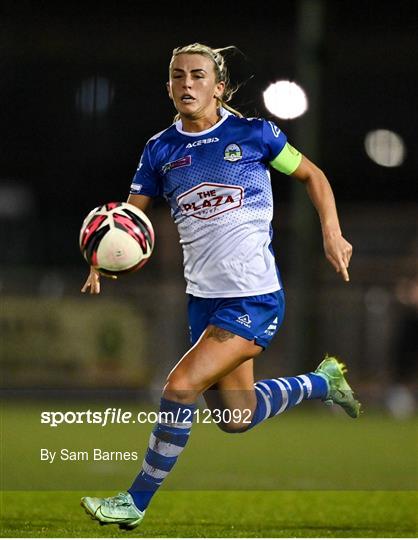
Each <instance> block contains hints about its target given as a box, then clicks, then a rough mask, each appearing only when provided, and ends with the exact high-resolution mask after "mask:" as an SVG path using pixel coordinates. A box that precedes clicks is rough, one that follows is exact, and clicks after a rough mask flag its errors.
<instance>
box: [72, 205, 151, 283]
mask: <svg viewBox="0 0 418 540" xmlns="http://www.w3.org/2000/svg"><path fill="white" fill-rule="evenodd" d="M154 240H155V235H154V229H153V226H152V223H151V221H150V220H149V219H148V217H147V216H146V215H145V213H144V212H143V211H142V210H140V209H139V208H137V207H136V206H134V205H132V204H129V203H126V202H110V203H107V204H104V205H102V206H97V207H96V208H94V209H93V210H92V211H91V212H89V214H88V215H87V216H86V217H85V219H84V221H83V224H82V226H81V229H80V236H79V246H80V250H81V253H82V255H83V257H84V259H85V260H86V261H87V263H88V264H89V265H90V266H93V267H94V268H95V269H96V270H97V271H98V272H100V273H101V274H104V275H108V276H109V275H113V276H118V275H121V274H126V273H129V272H135V271H136V270H139V269H140V268H141V267H142V266H144V264H145V263H146V262H147V261H148V260H149V258H150V256H151V254H152V251H153V249H154Z"/></svg>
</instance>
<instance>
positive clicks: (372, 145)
mask: <svg viewBox="0 0 418 540" xmlns="http://www.w3.org/2000/svg"><path fill="white" fill-rule="evenodd" d="M364 147H365V149H366V152H367V155H368V156H369V158H370V159H371V160H372V161H374V162H375V163H377V164H378V165H381V166H382V167H399V165H402V163H403V162H404V160H405V143H404V142H403V140H402V137H400V136H399V135H398V134H397V133H395V132H394V131H389V130H388V129H376V130H375V131H370V132H369V133H368V134H367V135H366V137H365V139H364Z"/></svg>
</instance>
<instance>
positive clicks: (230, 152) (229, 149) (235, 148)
mask: <svg viewBox="0 0 418 540" xmlns="http://www.w3.org/2000/svg"><path fill="white" fill-rule="evenodd" d="M224 159H225V160H226V161H239V160H240V159H242V150H241V147H240V146H239V145H238V144H236V143H231V144H228V146H226V147H225V150H224Z"/></svg>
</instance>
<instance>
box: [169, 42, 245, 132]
mask: <svg viewBox="0 0 418 540" xmlns="http://www.w3.org/2000/svg"><path fill="white" fill-rule="evenodd" d="M231 49H233V50H234V49H237V48H236V47H235V45H230V46H228V47H223V48H221V49H212V48H211V47H209V46H208V45H203V44H202V43H192V44H190V45H183V46H182V47H177V48H176V49H174V50H173V55H172V57H171V60H170V66H169V70H170V73H171V67H172V65H173V62H174V59H175V58H176V57H177V56H178V55H179V54H201V55H202V56H206V57H207V58H209V59H210V60H212V62H213V65H214V68H215V81H216V83H218V82H221V81H223V82H224V83H225V89H224V92H223V94H222V97H220V98H216V100H217V102H218V106H219V107H223V108H224V109H226V110H227V111H230V112H231V113H233V114H235V115H237V116H239V117H242V114H241V113H240V112H239V111H237V110H236V109H234V108H232V107H231V106H230V105H227V102H228V101H230V100H231V98H232V96H233V95H234V94H235V92H236V91H237V90H238V88H239V85H237V86H233V85H232V84H231V81H230V80H229V72H228V67H227V65H226V62H225V58H224V56H223V54H222V52H224V51H228V50H231ZM179 119H180V115H179V114H176V116H175V117H174V122H176V121H177V120H179Z"/></svg>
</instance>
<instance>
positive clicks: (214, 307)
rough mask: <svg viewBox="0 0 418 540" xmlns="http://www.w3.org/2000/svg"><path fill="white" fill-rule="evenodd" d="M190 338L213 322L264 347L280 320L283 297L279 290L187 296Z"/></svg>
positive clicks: (282, 313)
mask: <svg viewBox="0 0 418 540" xmlns="http://www.w3.org/2000/svg"><path fill="white" fill-rule="evenodd" d="M188 314H189V330H190V341H191V343H192V345H194V344H195V343H196V342H197V341H198V339H199V338H200V336H201V335H202V333H203V332H204V331H205V330H206V328H207V327H208V325H210V324H213V325H215V326H217V327H219V328H223V329H224V330H228V331H229V332H232V333H233V334H236V335H238V336H241V337H242V338H244V339H248V340H249V341H254V342H255V343H256V344H257V345H260V346H261V347H263V348H264V349H265V348H267V347H268V346H269V345H270V343H271V340H272V339H273V337H274V336H275V335H276V333H277V331H278V329H279V328H280V326H281V324H282V323H283V319H284V314H285V296H284V291H283V289H280V290H279V291H276V292H273V293H268V294H260V295H256V296H244V297H240V298H200V297H197V296H193V295H189V302H188Z"/></svg>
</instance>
